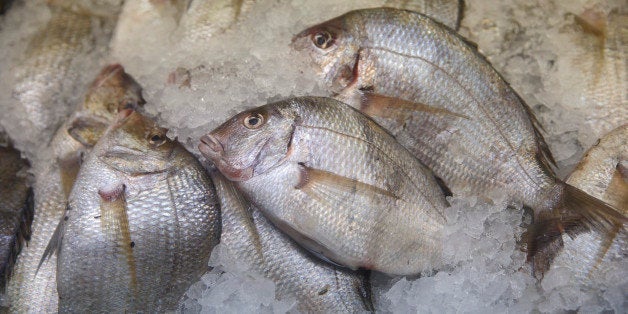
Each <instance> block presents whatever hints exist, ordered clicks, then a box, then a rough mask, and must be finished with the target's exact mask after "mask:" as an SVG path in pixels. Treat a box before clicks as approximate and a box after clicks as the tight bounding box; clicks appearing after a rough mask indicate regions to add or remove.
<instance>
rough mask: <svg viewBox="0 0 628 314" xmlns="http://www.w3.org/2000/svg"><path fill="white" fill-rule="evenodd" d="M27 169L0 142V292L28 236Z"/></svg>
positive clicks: (29, 197) (30, 219)
mask: <svg viewBox="0 0 628 314" xmlns="http://www.w3.org/2000/svg"><path fill="white" fill-rule="evenodd" d="M2 135H3V134H2V133H0V140H1V137H2ZM29 169H30V165H29V163H28V162H27V161H26V160H24V159H22V157H21V155H20V152H19V151H18V150H16V149H15V148H13V147H12V146H11V144H10V143H9V142H8V141H7V142H6V143H2V141H0V290H1V291H2V292H3V293H4V292H5V289H6V286H7V281H8V280H9V279H10V278H11V274H12V273H13V268H14V265H15V261H16V259H17V257H18V254H19V253H20V251H21V250H22V248H23V247H24V246H25V244H26V241H27V240H29V239H30V235H31V223H32V222H33V191H32V188H31V186H30V182H29V178H28V176H27V171H28V170H29Z"/></svg>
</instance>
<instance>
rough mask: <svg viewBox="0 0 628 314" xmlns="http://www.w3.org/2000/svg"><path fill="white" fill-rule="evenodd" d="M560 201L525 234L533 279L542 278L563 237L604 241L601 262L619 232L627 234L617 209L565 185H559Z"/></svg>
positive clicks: (624, 219)
mask: <svg viewBox="0 0 628 314" xmlns="http://www.w3.org/2000/svg"><path fill="white" fill-rule="evenodd" d="M559 187H560V189H558V191H559V195H560V197H559V199H558V202H557V204H556V206H555V208H554V209H553V210H552V211H546V212H541V213H537V215H536V216H537V217H535V221H534V223H533V224H532V225H531V226H530V227H529V228H528V230H527V231H526V233H525V234H524V238H523V239H524V241H525V246H526V247H525V249H526V251H527V258H528V262H529V263H531V264H532V269H533V272H534V276H535V277H537V278H539V279H540V278H542V277H543V275H544V273H545V272H546V271H547V270H548V269H549V267H550V265H551V263H552V261H553V259H554V258H555V257H556V255H557V254H558V253H559V252H560V250H561V248H562V247H563V240H562V236H563V234H567V235H569V236H570V237H572V238H575V237H577V236H578V235H579V234H582V233H586V232H596V233H598V234H600V235H601V236H602V238H604V239H605V241H604V245H603V246H602V247H601V248H600V249H599V250H598V253H597V260H598V261H601V260H602V258H604V255H606V252H607V251H608V249H609V248H610V245H611V244H612V243H613V240H614V239H615V237H616V236H617V234H618V233H620V232H626V222H628V218H627V217H626V216H625V215H623V214H622V212H626V210H623V209H622V211H621V212H620V211H619V210H618V209H616V208H614V207H612V206H611V205H609V204H606V203H604V202H603V201H601V200H599V199H597V198H595V197H593V196H590V195H589V194H587V193H585V192H584V191H582V190H580V189H578V188H576V187H573V186H571V185H569V184H566V183H559Z"/></svg>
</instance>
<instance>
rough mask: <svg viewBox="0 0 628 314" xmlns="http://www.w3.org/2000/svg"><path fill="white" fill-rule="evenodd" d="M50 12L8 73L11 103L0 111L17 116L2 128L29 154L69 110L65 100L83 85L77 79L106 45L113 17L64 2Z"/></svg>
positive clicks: (46, 141) (9, 115)
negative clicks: (82, 10)
mask: <svg viewBox="0 0 628 314" xmlns="http://www.w3.org/2000/svg"><path fill="white" fill-rule="evenodd" d="M50 12H51V17H50V20H49V21H48V22H47V23H46V24H45V25H43V26H42V28H41V29H40V30H39V31H38V32H37V33H35V34H34V35H33V36H32V37H31V38H30V43H29V46H28V47H27V50H26V51H25V53H24V55H23V57H22V59H21V60H19V61H18V62H17V64H16V65H15V68H14V69H11V72H10V74H7V76H8V77H10V79H11V81H12V82H14V85H13V89H12V100H13V101H14V102H15V104H13V103H12V104H10V105H7V109H8V114H7V115H5V116H3V117H0V120H5V119H11V120H17V121H20V123H19V126H20V127H19V128H15V130H7V131H11V133H10V135H11V137H12V138H14V139H15V141H16V142H18V141H19V143H20V144H21V146H22V147H27V148H28V149H29V151H26V153H27V154H28V155H29V156H30V155H36V151H37V149H39V148H42V147H44V146H45V144H44V145H42V143H46V144H47V143H48V142H49V139H50V136H51V135H52V134H53V133H54V131H55V130H56V129H57V128H58V127H59V126H60V124H61V123H62V121H63V119H64V118H65V117H66V116H67V115H68V114H69V111H70V109H71V108H70V107H69V106H68V104H69V103H72V102H74V101H75V100H74V99H73V97H74V95H77V94H80V93H79V92H77V90H79V89H80V88H82V82H83V81H82V80H83V79H89V78H86V77H85V76H86V75H87V74H86V73H90V69H92V68H90V66H92V64H95V63H94V62H93V61H94V58H95V59H98V58H99V57H100V56H102V53H103V52H104V50H106V47H107V44H108V38H109V37H110V34H111V33H112V32H113V24H114V22H115V19H113V18H99V17H93V16H90V15H87V14H79V13H76V12H73V11H69V10H66V9H64V8H63V7H55V6H50ZM88 55H89V56H90V60H89V64H87V60H86V58H87V56H88ZM94 70H96V69H94ZM12 123H13V124H15V123H16V122H12Z"/></svg>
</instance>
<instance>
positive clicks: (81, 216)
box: [52, 113, 220, 312]
mask: <svg viewBox="0 0 628 314" xmlns="http://www.w3.org/2000/svg"><path fill="white" fill-rule="evenodd" d="M125 114H128V113H125ZM155 132H157V133H155ZM165 132H166V131H165V130H164V129H159V128H157V127H156V126H155V125H154V123H153V122H151V121H149V120H148V119H147V118H145V117H142V116H141V115H139V114H138V113H131V114H130V116H128V117H125V116H124V115H123V114H121V116H120V120H119V121H118V123H116V124H114V125H113V126H112V127H111V128H110V129H109V130H108V132H107V133H106V134H105V135H103V138H101V140H100V141H99V143H98V144H97V145H96V146H95V147H94V150H93V151H92V153H91V154H90V155H89V156H88V157H87V159H86V161H85V163H84V164H83V165H82V167H81V170H80V172H79V174H78V177H77V180H76V183H75V185H74V188H73V189H72V192H71V194H70V197H69V201H68V203H69V206H68V209H69V210H67V211H66V213H65V215H66V217H67V220H64V221H62V222H61V224H60V226H59V228H60V229H59V235H60V238H58V239H60V245H59V246H58V291H59V300H60V301H59V311H60V312H92V311H96V312H110V311H115V312H119V311H131V312H135V311H139V310H142V311H148V312H152V311H156V312H160V311H166V310H173V309H175V308H176V306H177V302H178V301H179V299H180V298H181V296H182V295H183V293H184V292H185V290H187V288H188V287H189V285H190V284H192V283H193V282H194V281H196V280H198V278H200V276H201V275H202V274H203V273H204V272H205V271H206V270H207V261H208V259H209V255H210V252H211V250H212V248H213V247H214V246H215V245H216V244H217V242H218V240H219V234H220V213H219V208H218V205H217V200H216V199H215V197H216V194H215V191H214V188H213V185H212V183H211V181H210V179H209V177H208V176H207V174H206V173H205V170H204V169H203V168H202V166H201V165H200V164H199V163H198V161H196V159H195V158H194V157H193V156H192V155H191V154H190V153H189V152H187V151H186V150H185V149H184V148H183V147H182V146H181V145H180V144H178V143H176V142H172V141H169V140H167V139H166V138H165ZM146 134H149V135H148V136H147V135H146ZM151 134H156V135H154V136H159V138H160V139H162V140H163V142H162V143H161V144H158V145H157V144H150V143H149V142H150V141H152V138H153V135H151ZM154 145H157V146H154ZM120 217H123V218H122V219H121V218H120ZM125 218H126V219H125ZM52 245H53V246H52V247H54V244H52Z"/></svg>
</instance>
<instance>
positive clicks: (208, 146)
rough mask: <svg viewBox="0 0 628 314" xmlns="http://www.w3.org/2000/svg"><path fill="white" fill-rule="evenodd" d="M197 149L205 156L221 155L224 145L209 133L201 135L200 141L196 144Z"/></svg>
mask: <svg viewBox="0 0 628 314" xmlns="http://www.w3.org/2000/svg"><path fill="white" fill-rule="evenodd" d="M198 149H199V150H200V151H201V153H202V154H203V155H205V157H209V158H213V157H218V156H221V155H222V153H223V152H224V147H223V146H222V144H220V141H218V139H216V137H215V136H213V135H211V134H207V135H204V136H203V137H201V143H200V144H199V145H198Z"/></svg>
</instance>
